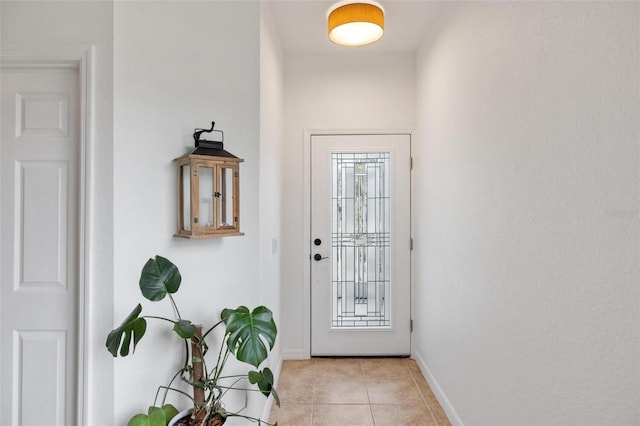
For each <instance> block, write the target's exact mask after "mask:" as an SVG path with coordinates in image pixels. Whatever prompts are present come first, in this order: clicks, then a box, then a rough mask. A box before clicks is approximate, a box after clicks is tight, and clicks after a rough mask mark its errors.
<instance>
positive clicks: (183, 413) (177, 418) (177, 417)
mask: <svg viewBox="0 0 640 426" xmlns="http://www.w3.org/2000/svg"><path fill="white" fill-rule="evenodd" d="M191 413H193V408H187V409H186V410H182V411H180V412H179V413H178V414H176V415H175V416H174V417H173V418H172V419H171V420H169V426H176V425H177V424H178V423H179V422H180V420H182V419H183V418H185V417H186V418H187V419H188V418H189V417H191Z"/></svg>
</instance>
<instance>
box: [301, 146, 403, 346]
mask: <svg viewBox="0 0 640 426" xmlns="http://www.w3.org/2000/svg"><path fill="white" fill-rule="evenodd" d="M310 145H311V147H310V155H311V161H310V163H311V182H310V184H311V185H310V186H311V201H310V212H311V214H310V216H311V219H310V236H311V241H310V242H309V243H310V245H311V258H310V262H311V265H310V269H311V272H310V276H311V290H310V294H311V355H312V356H325V355H339V356H346V355H348V356H363V355H367V356H368V355H409V354H410V352H411V324H410V323H411V309H410V306H411V279H410V276H411V274H410V267H411V259H410V250H411V226H410V223H411V220H410V214H411V213H410V212H411V157H410V152H411V136H410V135H409V134H314V135H311V140H310Z"/></svg>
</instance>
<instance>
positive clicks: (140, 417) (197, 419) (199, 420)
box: [106, 256, 280, 426]
mask: <svg viewBox="0 0 640 426" xmlns="http://www.w3.org/2000/svg"><path fill="white" fill-rule="evenodd" d="M181 281H182V277H181V275H180V271H179V270H178V268H177V267H176V266H175V265H174V264H173V263H171V261H169V260H168V259H165V258H164V257H161V256H156V257H155V258H153V259H149V260H148V261H147V263H146V264H145V265H144V267H143V268H142V274H141V276H140V290H141V292H142V295H143V296H144V297H145V298H146V299H148V300H150V301H153V302H156V301H160V300H163V299H165V297H167V298H168V299H169V301H170V302H171V306H172V308H173V312H174V316H175V318H174V319H170V318H164V317H158V316H141V313H142V305H140V304H138V305H137V306H136V307H135V308H134V309H133V311H132V312H131V313H130V314H129V315H128V316H127V318H126V319H125V320H124V321H123V322H122V324H121V325H120V326H119V327H117V328H116V329H114V330H112V331H111V332H110V333H109V335H108V336H107V341H106V346H107V349H108V350H109V352H110V353H111V354H112V355H113V356H114V357H117V356H118V355H120V356H123V357H125V356H127V355H129V351H130V350H131V353H133V352H134V351H135V348H136V345H137V344H138V343H139V342H140V339H142V337H143V336H144V334H145V331H146V329H147V319H154V320H159V321H162V322H166V323H170V324H171V325H172V328H173V331H174V332H175V333H176V334H177V335H178V336H179V338H180V341H181V344H182V345H183V346H184V353H185V361H184V363H183V365H182V366H181V367H180V368H179V369H178V370H177V371H176V372H175V374H174V375H173V377H172V378H171V379H170V380H169V383H168V384H167V385H165V386H160V387H159V388H158V391H157V392H156V396H155V399H154V402H153V405H152V406H151V407H150V408H149V410H148V412H147V414H136V415H135V416H133V417H132V418H131V420H129V423H128V425H129V426H167V425H168V424H169V421H170V420H171V418H172V417H176V415H177V414H178V410H177V409H176V408H175V407H174V406H173V405H171V404H165V400H166V397H167V393H168V392H169V391H174V392H177V393H179V394H182V395H185V396H187V397H188V398H189V399H191V400H192V402H193V409H192V410H191V412H190V413H189V415H188V416H187V418H186V419H185V420H183V421H182V422H178V423H175V424H176V425H184V426H191V425H198V426H219V425H222V424H223V423H224V422H225V421H226V419H227V418H228V417H242V418H245V419H247V420H250V421H253V422H257V423H258V424H265V425H266V424H267V423H265V422H263V421H262V420H260V419H257V418H254V417H250V416H246V415H243V414H242V411H243V410H244V408H246V397H247V393H248V392H260V393H262V394H263V395H264V396H265V397H267V398H268V397H269V396H270V395H273V397H274V400H275V402H276V404H278V406H279V405H280V401H279V399H278V395H277V393H276V390H275V388H274V387H273V373H272V372H271V370H270V369H269V368H266V367H265V368H264V369H262V370H261V369H260V368H259V367H260V365H261V364H262V363H263V362H264V361H265V360H266V358H267V357H268V356H269V352H270V350H271V349H273V345H274V343H275V339H276V335H277V328H276V324H275V322H274V321H273V315H272V312H271V311H270V310H269V309H268V308H266V307H264V306H259V307H257V308H255V309H253V310H249V309H248V308H247V307H245V306H240V307H238V308H236V309H224V310H222V313H221V314H220V320H219V321H218V322H216V323H215V324H213V325H212V326H211V327H209V328H205V329H204V333H203V328H202V326H201V325H196V324H194V323H192V322H191V321H189V320H187V319H185V318H182V316H181V314H180V311H179V310H178V306H177V304H176V302H175V300H174V298H173V294H175V293H176V292H177V291H178V289H179V288H180V283H181ZM218 327H223V329H224V331H223V334H224V343H221V344H220V348H219V349H218V350H217V351H212V352H215V353H217V357H215V358H214V357H211V356H207V355H209V352H210V351H209V346H208V345H207V342H206V339H207V337H210V335H211V333H212V332H213V331H214V330H215V329H217V328H218ZM230 356H234V357H235V358H236V359H237V360H239V361H241V362H244V363H247V364H250V365H252V366H253V367H255V368H256V370H252V371H249V372H248V373H247V374H244V375H226V374H225V373H224V371H225V366H226V365H227V361H228V360H229V357H230ZM208 360H209V361H208ZM212 360H213V361H214V362H213V363H211V361H212ZM210 366H212V367H210ZM178 379H181V380H183V381H186V382H187V383H188V384H189V385H190V386H192V387H193V396H191V395H189V394H188V393H186V392H184V391H182V390H180V389H178V388H177V387H175V385H174V383H175V381H176V380H178ZM247 382H248V383H247ZM234 390H236V391H238V390H239V391H243V392H245V406H244V407H243V408H242V409H241V410H239V411H236V412H231V411H227V410H225V405H224V399H225V397H226V396H228V395H229V392H230V391H234ZM276 425H277V423H276Z"/></svg>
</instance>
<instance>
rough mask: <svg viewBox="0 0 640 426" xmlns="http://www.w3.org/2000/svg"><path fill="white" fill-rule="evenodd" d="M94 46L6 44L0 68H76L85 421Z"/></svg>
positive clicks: (83, 409) (80, 382)
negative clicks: (78, 101)
mask: <svg viewBox="0 0 640 426" xmlns="http://www.w3.org/2000/svg"><path fill="white" fill-rule="evenodd" d="M94 51H95V47H94V46H92V45H4V46H2V51H1V52H0V69H1V70H11V69H24V68H30V69H34V70H37V69H52V68H53V69H77V70H78V76H79V82H80V87H79V89H80V91H79V93H80V105H79V113H80V117H79V123H80V134H79V137H80V141H79V142H80V152H79V154H80V157H79V158H80V164H79V176H78V177H79V193H78V195H79V200H78V205H79V210H80V217H79V229H78V270H77V273H78V325H77V333H78V347H77V351H78V367H77V374H78V377H77V391H76V392H77V395H76V403H77V407H76V416H77V417H76V418H77V421H78V423H80V424H86V423H87V415H88V404H89V400H90V398H89V395H88V391H89V390H90V387H89V383H88V381H89V376H90V375H89V353H90V348H89V344H90V342H91V340H92V339H91V338H92V336H91V329H90V327H89V324H90V316H89V315H90V313H89V310H88V309H87V307H88V306H89V300H90V294H89V290H90V288H91V285H90V279H91V264H92V262H91V260H92V258H91V253H90V248H91V246H92V241H93V238H92V237H93V232H92V228H91V218H92V217H93V215H92V213H93V204H92V202H91V193H92V190H93V169H92V167H91V165H92V157H93V144H94V137H93V134H94V81H95V75H94V73H95V66H94V57H95V52H94Z"/></svg>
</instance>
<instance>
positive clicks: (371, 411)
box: [359, 360, 376, 426]
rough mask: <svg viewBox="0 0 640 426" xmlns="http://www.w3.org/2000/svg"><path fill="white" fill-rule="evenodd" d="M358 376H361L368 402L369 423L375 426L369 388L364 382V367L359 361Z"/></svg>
mask: <svg viewBox="0 0 640 426" xmlns="http://www.w3.org/2000/svg"><path fill="white" fill-rule="evenodd" d="M359 364H360V375H361V376H362V380H363V382H364V391H365V392H366V393H367V401H368V402H369V414H371V421H372V422H373V426H376V418H375V416H374V415H373V407H372V404H371V397H370V396H369V386H367V382H366V381H365V380H364V365H362V364H363V361H362V360H360V362H359Z"/></svg>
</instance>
